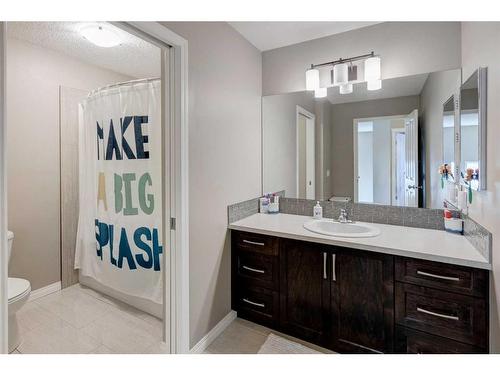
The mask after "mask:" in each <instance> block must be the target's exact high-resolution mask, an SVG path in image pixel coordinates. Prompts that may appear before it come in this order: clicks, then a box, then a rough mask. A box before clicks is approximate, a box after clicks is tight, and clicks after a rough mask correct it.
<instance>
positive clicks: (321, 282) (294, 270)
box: [280, 240, 331, 345]
mask: <svg viewBox="0 0 500 375" xmlns="http://www.w3.org/2000/svg"><path fill="white" fill-rule="evenodd" d="M329 259H330V255H329V253H328V250H324V247H323V248H322V246H319V245H316V244H311V243H306V242H301V241H293V240H283V241H282V242H281V249H280V326H281V329H282V330H283V331H284V332H286V333H288V334H290V335H293V336H297V337H299V338H302V339H304V340H308V341H311V342H314V343H317V344H320V345H324V344H325V343H326V337H327V335H328V327H327V325H326V322H327V320H328V316H329V309H330V272H331V271H330V269H331V266H330V264H331V262H330V261H329Z"/></svg>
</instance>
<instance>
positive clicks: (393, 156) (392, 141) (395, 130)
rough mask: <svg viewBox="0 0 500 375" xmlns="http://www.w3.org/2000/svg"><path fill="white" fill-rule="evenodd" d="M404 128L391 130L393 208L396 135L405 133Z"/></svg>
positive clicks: (392, 198) (392, 201)
mask: <svg viewBox="0 0 500 375" xmlns="http://www.w3.org/2000/svg"><path fill="white" fill-rule="evenodd" d="M405 130H406V129H405V128H394V129H391V206H394V203H395V202H394V195H395V194H394V192H395V191H396V188H397V186H396V134H398V133H406V132H405Z"/></svg>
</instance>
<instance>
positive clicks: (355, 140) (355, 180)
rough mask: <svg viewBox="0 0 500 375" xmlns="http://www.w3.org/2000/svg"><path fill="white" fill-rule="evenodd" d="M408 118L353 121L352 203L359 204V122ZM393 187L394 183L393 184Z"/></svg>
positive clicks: (376, 117)
mask: <svg viewBox="0 0 500 375" xmlns="http://www.w3.org/2000/svg"><path fill="white" fill-rule="evenodd" d="M406 116H408V115H407V114H404V115H392V116H375V117H360V118H355V119H353V120H352V142H353V145H352V149H353V160H354V175H353V176H352V177H353V185H354V190H353V197H352V201H353V202H354V203H358V201H359V199H358V178H357V176H358V123H359V122H366V121H377V120H396V119H399V118H405V117H406ZM391 186H392V182H391Z"/></svg>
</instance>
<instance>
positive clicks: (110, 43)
mask: <svg viewBox="0 0 500 375" xmlns="http://www.w3.org/2000/svg"><path fill="white" fill-rule="evenodd" d="M80 34H82V36H83V37H84V38H85V39H87V40H88V41H89V42H91V43H93V44H95V45H96V46H99V47H105V48H109V47H114V46H117V45H119V44H120V43H121V39H120V37H119V35H118V33H117V32H116V31H115V30H114V29H113V28H112V27H111V26H109V25H107V24H104V23H103V24H100V23H96V24H92V25H86V26H84V27H82V28H81V29H80Z"/></svg>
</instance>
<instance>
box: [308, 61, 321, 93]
mask: <svg viewBox="0 0 500 375" xmlns="http://www.w3.org/2000/svg"><path fill="white" fill-rule="evenodd" d="M318 88H319V70H318V69H314V68H313V67H311V69H309V70H306V90H309V91H312V90H316V89H318Z"/></svg>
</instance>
